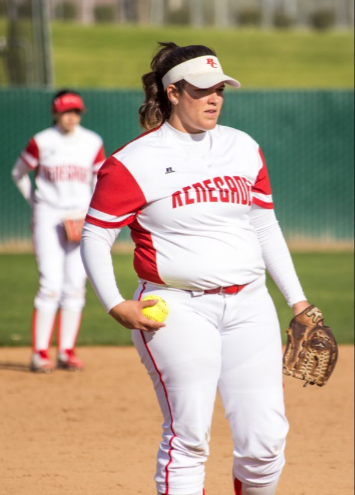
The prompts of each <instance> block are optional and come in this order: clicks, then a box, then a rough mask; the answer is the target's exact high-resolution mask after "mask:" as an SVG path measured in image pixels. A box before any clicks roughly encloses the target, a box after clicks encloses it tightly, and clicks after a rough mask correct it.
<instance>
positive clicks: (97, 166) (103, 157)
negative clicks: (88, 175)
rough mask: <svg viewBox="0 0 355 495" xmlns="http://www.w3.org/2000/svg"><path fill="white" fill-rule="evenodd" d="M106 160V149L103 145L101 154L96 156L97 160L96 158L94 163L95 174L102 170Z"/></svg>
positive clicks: (100, 150)
mask: <svg viewBox="0 0 355 495" xmlns="http://www.w3.org/2000/svg"><path fill="white" fill-rule="evenodd" d="M105 160H106V153H105V147H104V145H102V146H101V148H100V149H99V152H98V154H97V155H96V158H95V160H94V163H93V167H94V174H97V173H98V172H99V170H100V168H101V166H102V164H103V163H104V161H105Z"/></svg>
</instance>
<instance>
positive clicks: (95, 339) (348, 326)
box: [0, 253, 354, 346]
mask: <svg viewBox="0 0 355 495" xmlns="http://www.w3.org/2000/svg"><path fill="white" fill-rule="evenodd" d="M353 260H354V256H353V253H306V254H305V253H295V254H294V261H295V264H296V268H297V271H298V274H299V276H300V279H301V281H302V284H303V286H304V289H305V292H306V294H307V296H308V298H309V301H310V302H313V303H314V304H316V305H318V306H320V307H321V308H322V309H323V311H324V313H325V314H326V323H327V324H328V325H330V326H331V327H332V328H333V330H334V332H335V334H336V336H337V338H338V340H339V342H340V343H343V344H351V343H354V314H353V304H354V261H353ZM114 265H115V270H116V273H117V274H118V276H119V279H120V288H121V291H122V293H123V296H124V297H126V298H131V297H132V295H133V293H134V291H135V289H136V287H137V277H136V275H135V273H134V271H133V268H132V256H131V255H114ZM0 273H1V284H0V315H1V320H0V322H1V323H0V325H1V326H0V346H16V345H20V346H24V345H29V344H30V334H31V332H30V327H31V313H32V304H33V298H34V295H35V292H36V290H37V269H36V263H35V259H34V257H33V256H32V255H30V254H28V255H11V254H8V255H7V254H3V255H0ZM269 287H270V291H271V294H272V296H273V298H274V301H275V303H276V306H277V309H278V313H279V317H280V322H281V326H282V328H283V329H286V327H287V325H288V323H289V321H290V318H291V310H290V308H288V306H287V305H286V303H285V301H284V299H283V297H282V295H281V294H280V293H279V291H278V290H277V288H276V287H275V286H274V284H273V283H272V282H270V281H269ZM130 341H131V338H130V332H129V331H128V330H125V329H123V328H121V327H119V326H118V325H117V324H116V323H115V322H114V321H113V320H112V319H111V318H110V317H109V316H108V315H107V314H106V313H105V311H104V309H103V308H102V307H101V305H100V303H99V302H98V300H97V297H96V295H95V294H94V293H93V290H92V289H91V287H88V296H87V306H86V309H85V312H84V318H83V327H82V331H81V333H80V337H79V344H80V345H128V344H130Z"/></svg>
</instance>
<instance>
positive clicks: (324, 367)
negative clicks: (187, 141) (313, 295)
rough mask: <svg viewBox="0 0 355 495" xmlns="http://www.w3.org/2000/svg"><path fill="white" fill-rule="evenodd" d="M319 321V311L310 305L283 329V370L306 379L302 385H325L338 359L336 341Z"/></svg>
mask: <svg viewBox="0 0 355 495" xmlns="http://www.w3.org/2000/svg"><path fill="white" fill-rule="evenodd" d="M323 321H324V316H323V314H322V312H321V311H320V310H319V309H318V308H316V307H315V306H310V307H309V308H307V309H306V310H305V311H303V312H302V313H301V314H299V315H297V316H295V318H293V320H292V321H291V323H290V328H289V329H288V330H287V334H288V340H287V346H286V351H285V355H284V366H283V372H284V374H285V375H287V376H293V377H294V378H298V379H299V380H304V381H306V384H305V386H307V385H318V386H319V387H323V386H324V385H326V384H327V382H328V380H329V378H330V376H331V374H332V373H333V371H334V368H335V365H336V363H337V360H338V345H337V342H336V340H335V337H334V335H333V333H332V331H331V329H330V328H329V327H326V326H323Z"/></svg>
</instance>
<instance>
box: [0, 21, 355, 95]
mask: <svg viewBox="0 0 355 495" xmlns="http://www.w3.org/2000/svg"><path fill="white" fill-rule="evenodd" d="M4 32H5V24H4V21H3V20H2V21H1V20H0V36H2V35H4ZM52 33H53V42H54V50H53V51H54V67H55V81H56V86H76V87H78V88H80V87H86V88H130V89H131V88H140V87H141V83H140V80H141V76H142V74H143V73H144V72H146V71H148V69H149V61H150V59H151V56H152V54H153V52H154V50H155V48H156V46H157V42H158V41H175V42H176V43H178V44H181V45H188V44H205V45H208V46H211V47H212V48H214V49H215V50H216V51H217V53H218V55H219V57H220V59H221V61H222V63H223V66H224V69H225V71H226V72H227V73H229V74H230V75H231V76H233V77H236V78H239V79H240V81H241V82H242V83H243V87H244V88H246V89H252V88H263V89H270V88H292V89H298V88H299V89H305V88H306V89H309V88H316V89H320V88H326V89H328V88H352V87H353V86H354V34H353V33H352V32H350V31H348V32H340V31H339V32H338V31H329V32H328V31H327V32H314V31H295V30H287V31H272V32H264V31H262V30H247V29H243V30H240V29H239V30H237V29H227V30H223V31H221V30H217V29H214V28H211V27H209V28H204V29H191V28H189V27H180V26H168V27H164V28H148V27H144V28H143V27H138V26H120V25H105V24H101V25H100V24H99V25H95V26H90V27H85V26H81V25H78V24H74V23H55V24H53V26H52ZM0 72H1V70H0ZM0 83H1V80H0Z"/></svg>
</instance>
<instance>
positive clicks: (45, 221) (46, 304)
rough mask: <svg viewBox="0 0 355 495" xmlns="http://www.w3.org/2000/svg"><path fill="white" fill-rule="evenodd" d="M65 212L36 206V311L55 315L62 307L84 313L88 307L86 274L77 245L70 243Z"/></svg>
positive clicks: (34, 219)
mask: <svg viewBox="0 0 355 495" xmlns="http://www.w3.org/2000/svg"><path fill="white" fill-rule="evenodd" d="M64 217H65V211H63V210H58V209H54V208H51V207H49V206H47V205H38V204H37V205H36V206H35V208H34V212H33V243H34V249H35V253H36V258H37V264H38V271H39V285H40V286H39V290H38V293H37V296H36V298H35V308H36V309H38V310H42V311H46V312H52V311H56V310H57V309H58V307H61V308H63V309H67V310H70V311H81V310H82V308H83V307H84V305H85V283H86V273H85V270H84V267H83V263H82V261H81V256H80V247H79V244H77V243H70V242H68V241H67V240H66V237H65V232H64V228H63V225H62V222H63V218H64Z"/></svg>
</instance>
